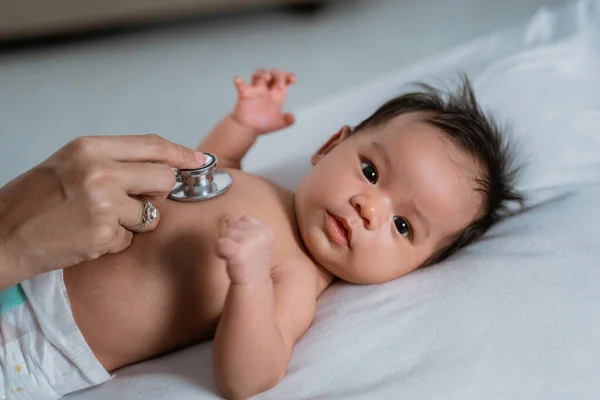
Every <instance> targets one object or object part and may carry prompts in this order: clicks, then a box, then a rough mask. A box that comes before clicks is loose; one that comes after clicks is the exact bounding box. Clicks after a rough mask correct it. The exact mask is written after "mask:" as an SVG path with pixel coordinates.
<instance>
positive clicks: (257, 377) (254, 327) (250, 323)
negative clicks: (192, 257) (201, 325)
mask: <svg viewBox="0 0 600 400" xmlns="http://www.w3.org/2000/svg"><path fill="white" fill-rule="evenodd" d="M290 356H291V345H290V344H287V343H285V342H284V339H283V337H282V335H281V333H280V331H279V328H278V327H277V323H276V317H275V299H274V293H273V284H272V282H271V281H270V280H269V281H267V282H265V283H264V284H261V285H259V286H251V285H234V284H232V285H230V287H229V291H228V293H227V298H226V300H225V306H224V308H223V313H222V315H221V319H220V321H219V326H218V328H217V332H216V335H215V340H214V353H213V357H214V360H213V361H214V369H215V377H216V380H217V383H218V385H219V387H220V388H221V390H222V391H223V393H224V394H225V395H226V396H227V397H229V398H231V399H245V398H248V397H251V396H253V395H256V394H258V393H260V392H263V391H265V390H267V389H270V388H271V387H273V386H275V385H276V384H277V383H278V382H279V381H280V380H281V378H282V377H283V375H284V374H285V371H286V369H287V366H288V362H289V359H290Z"/></svg>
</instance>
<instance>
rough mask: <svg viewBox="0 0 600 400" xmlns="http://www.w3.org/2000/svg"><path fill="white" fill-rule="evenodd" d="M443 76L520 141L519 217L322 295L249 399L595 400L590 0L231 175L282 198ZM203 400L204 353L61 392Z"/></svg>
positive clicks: (595, 174) (328, 109) (374, 100)
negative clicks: (335, 146) (401, 101)
mask: <svg viewBox="0 0 600 400" xmlns="http://www.w3.org/2000/svg"><path fill="white" fill-rule="evenodd" d="M457 70H463V71H466V72H467V73H468V74H469V76H470V77H471V78H472V79H473V81H474V82H475V86H476V92H477V94H478V95H479V97H480V99H481V101H482V102H483V104H484V105H485V107H486V108H489V109H491V110H493V111H494V112H495V114H496V115H497V116H498V119H499V120H500V121H501V122H502V123H503V124H505V125H506V126H508V127H509V128H510V129H509V130H510V131H511V132H512V136H513V137H514V138H516V139H517V140H518V141H519V143H520V149H521V152H520V154H521V157H522V158H523V159H526V160H527V162H528V164H527V168H526V170H525V171H524V173H523V175H522V179H521V181H520V183H519V187H520V188H521V189H524V190H526V193H527V195H528V196H529V198H530V202H529V205H530V206H531V208H530V209H529V210H528V211H526V212H524V213H522V214H520V215H519V216H517V217H514V218H511V219H508V220H506V221H504V222H502V223H500V224H498V225H497V226H495V227H494V228H493V229H492V230H491V231H490V232H489V233H488V234H486V235H485V236H484V238H483V239H482V240H480V241H478V242H477V243H475V244H473V245H472V246H469V247H468V248H467V249H465V250H464V251H462V252H461V253H459V254H457V255H456V256H454V257H452V258H451V259H449V260H447V261H445V262H443V263H441V264H440V265H437V266H434V267H431V268H426V269H423V270H419V271H417V272H414V273H412V274H410V275H408V276H406V277H404V278H401V279H398V280H396V281H394V282H390V283H388V284H384V285H376V286H352V285H348V284H336V285H334V286H333V287H332V288H331V289H329V290H327V291H326V292H325V294H324V295H323V296H322V297H321V298H320V299H319V302H318V310H317V315H316V319H315V321H314V323H313V325H312V326H311V328H310V329H309V331H308V332H307V333H306V335H305V336H304V337H302V338H301V340H300V341H299V342H298V344H297V346H296V348H295V350H294V354H293V357H292V360H291V364H290V367H289V370H288V373H287V375H286V376H285V378H284V379H283V381H282V382H281V383H280V384H279V385H278V386H277V387H276V388H274V389H273V390H271V391H269V392H267V393H264V394H262V395H259V396H257V398H258V399H262V400H267V399H396V398H402V399H446V400H450V399H457V400H458V399H460V400H464V399H499V400H500V399H501V400H505V399H544V400H555V399H556V400H557V399H578V400H584V399H590V400H592V399H594V400H596V399H598V398H600V372H599V369H598V365H599V363H600V334H599V333H598V331H599V329H600V322H599V321H600V246H599V245H598V233H599V231H600V229H599V228H598V227H599V226H600V213H598V210H599V209H600V207H599V206H598V204H599V202H600V2H599V1H594V0H581V1H578V2H575V3H571V4H569V5H568V7H565V8H563V9H560V10H545V9H542V10H540V11H539V12H538V13H537V14H536V15H535V16H534V17H533V18H532V20H531V21H529V22H528V23H527V24H525V25H524V26H521V27H518V28H514V29H510V30H506V31H502V32H498V33H496V34H494V35H491V36H490V37H486V38H483V39H481V40H478V41H476V42H473V43H469V44H466V45H465V46H462V47H460V48H458V49H455V50H453V51H451V52H449V53H447V54H444V55H442V56H440V57H438V58H435V59H431V60H427V61H425V62H422V63H420V64H418V65H416V66H414V67H412V68H410V69H407V70H403V71H400V72H398V73H397V74H394V75H391V76H386V77H383V78H381V79H379V80H377V81H375V82H373V83H371V84H369V85H366V86H364V87H360V88H357V89H354V90H350V91H348V92H347V93H343V94H341V95H339V96H337V97H333V98H330V99H327V100H325V101H323V102H321V103H318V104H315V105H314V106H313V107H310V108H308V109H305V110H303V111H301V112H298V113H297V118H298V121H299V122H298V124H297V125H296V126H295V127H294V128H292V129H290V130H289V132H285V133H280V134H276V135H271V136H269V137H266V138H264V139H261V142H260V144H259V145H258V146H257V147H256V148H255V149H253V150H252V152H251V154H250V155H249V156H248V159H247V162H246V167H247V169H249V170H251V171H255V172H258V173H262V174H264V175H267V176H269V177H271V178H273V179H274V180H276V181H277V182H279V183H280V184H282V185H284V186H287V187H290V188H294V187H295V185H296V183H297V182H298V180H299V179H300V177H301V176H302V175H303V173H304V172H305V171H306V170H307V168H308V167H309V164H308V158H309V155H310V154H311V153H312V152H313V151H314V150H315V149H316V148H317V147H318V145H319V144H320V143H321V142H322V141H323V140H324V139H325V138H326V137H328V136H329V135H330V134H331V133H333V132H335V131H336V130H337V129H338V128H339V127H340V126H341V125H343V124H354V123H356V122H358V121H359V120H360V119H362V118H364V117H366V116H367V115H368V114H370V112H372V111H373V110H374V108H375V107H376V106H377V105H379V104H380V103H381V102H382V101H384V100H386V99H387V98H389V97H391V96H394V95H396V94H398V93H399V92H400V91H402V90H405V89H406V88H407V87H406V86H405V83H407V82H411V81H415V80H425V81H427V82H429V83H433V84H437V83H447V82H452V81H453V79H454V78H455V77H456V71H457ZM115 107H118V105H115ZM193 141H194V140H191V141H190V142H193ZM212 398H218V392H217V390H216V386H215V384H214V381H213V374H212V367H211V343H203V344H199V345H197V346H194V347H191V348H189V349H186V350H183V351H180V352H177V353H174V354H171V355H168V356H166V357H162V358H159V359H156V360H152V361H147V362H143V363H140V364H137V365H133V366H130V367H127V368H124V369H122V370H120V371H118V373H117V376H116V378H115V379H113V380H112V381H110V382H108V383H106V384H104V385H102V386H100V387H97V388H92V389H90V390H87V391H85V392H81V393H77V394H74V395H71V396H68V399H69V400H100V399H102V400H104V399H123V400H142V399H144V400H145V399H212Z"/></svg>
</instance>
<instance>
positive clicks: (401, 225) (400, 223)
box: [394, 217, 412, 238]
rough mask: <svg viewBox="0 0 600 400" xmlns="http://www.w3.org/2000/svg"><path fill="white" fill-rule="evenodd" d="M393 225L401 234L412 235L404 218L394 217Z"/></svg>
mask: <svg viewBox="0 0 600 400" xmlns="http://www.w3.org/2000/svg"><path fill="white" fill-rule="evenodd" d="M394 225H396V229H398V232H400V234H401V235H402V236H404V237H407V238H409V237H411V236H412V229H411V227H410V224H409V223H408V221H407V220H405V219H404V218H402V217H394Z"/></svg>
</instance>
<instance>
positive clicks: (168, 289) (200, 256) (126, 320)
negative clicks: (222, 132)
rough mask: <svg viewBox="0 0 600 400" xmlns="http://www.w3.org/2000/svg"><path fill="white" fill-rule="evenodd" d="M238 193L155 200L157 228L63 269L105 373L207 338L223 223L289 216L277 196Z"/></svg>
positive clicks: (221, 288)
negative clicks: (122, 248)
mask: <svg viewBox="0 0 600 400" xmlns="http://www.w3.org/2000/svg"><path fill="white" fill-rule="evenodd" d="M238 186H246V185H244V184H243V180H242V182H238ZM253 187H254V188H255V189H256V183H255V184H254V185H253ZM234 188H235V186H234ZM239 189H243V187H242V188H239ZM239 195H240V191H239V190H237V191H234V190H233V189H232V190H231V192H230V193H228V194H227V195H225V196H223V198H222V199H216V200H214V201H209V202H206V203H178V202H174V201H172V200H165V201H162V202H156V203H155V204H156V205H157V207H158V208H159V209H160V211H161V221H160V226H159V228H158V229H156V230H155V231H153V232H149V233H144V234H139V235H136V236H135V237H134V240H133V243H132V245H131V246H130V247H129V248H128V249H127V250H125V251H123V252H121V253H119V254H113V255H107V256H104V257H101V258H100V259H98V260H94V261H91V262H86V263H83V264H81V265H78V266H75V267H72V268H69V269H67V270H65V283H66V285H67V291H68V295H69V299H70V300H71V305H72V308H73V315H74V317H75V321H76V322H77V325H78V326H79V328H80V330H81V331H82V334H83V336H84V337H85V338H86V340H87V342H88V343H89V345H90V347H91V348H92V350H93V351H94V353H95V354H96V356H97V357H98V359H99V360H100V362H101V363H102V364H103V365H104V366H105V368H107V369H108V370H113V369H116V368H118V367H121V366H123V365H126V364H130V363H132V362H136V361H139V360H143V359H147V358H150V357H153V356H155V355H158V354H162V353H165V352H168V351H171V350H173V349H176V348H178V347H182V346H186V345H189V344H192V343H196V342H199V341H202V340H206V339H210V338H212V337H213V335H214V332H215V329H216V326H217V323H218V320H219V317H220V313H221V310H222V309H223V304H224V301H225V296H226V294H227V289H228V287H229V278H228V277H227V272H226V268H225V263H224V262H223V261H222V260H221V259H219V258H218V257H217V255H216V252H215V244H216V240H217V238H218V235H219V232H220V229H221V227H222V225H223V224H225V221H226V220H228V219H233V218H238V217H240V216H241V215H243V214H246V213H250V214H254V215H257V216H258V217H262V218H263V219H279V220H281V219H282V218H283V219H285V218H287V217H288V212H289V211H290V209H289V207H287V208H286V207H285V205H284V204H282V201H281V199H273V200H275V201H273V204H270V205H269V207H265V202H264V201H263V202H262V203H260V202H258V205H257V202H254V201H252V196H251V193H250V198H248V196H247V195H248V192H246V193H245V195H244V196H243V197H241V196H239ZM242 200H243V201H242ZM263 200H264V199H263ZM267 203H269V202H268V201H267ZM284 203H285V202H284ZM276 204H278V207H277V206H275V205H276ZM232 210H235V211H233V212H232ZM266 210H268V212H267V211H266ZM265 222H268V221H265Z"/></svg>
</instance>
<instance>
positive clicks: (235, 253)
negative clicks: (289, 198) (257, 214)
mask: <svg viewBox="0 0 600 400" xmlns="http://www.w3.org/2000/svg"><path fill="white" fill-rule="evenodd" d="M273 243H274V234H273V230H272V229H271V228H269V227H268V226H267V225H265V224H264V223H263V222H262V221H260V220H259V219H257V218H254V217H249V216H244V217H242V218H240V219H238V220H236V221H233V222H229V223H228V224H227V227H226V228H225V229H224V230H223V231H222V232H221V235H220V237H219V240H218V241H217V254H218V256H219V257H221V258H223V259H224V260H225V261H226V262H227V274H228V275H229V279H230V280H231V282H232V283H234V284H239V285H246V284H253V283H261V282H264V281H265V280H267V279H270V277H271V254H272V251H273Z"/></svg>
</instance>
